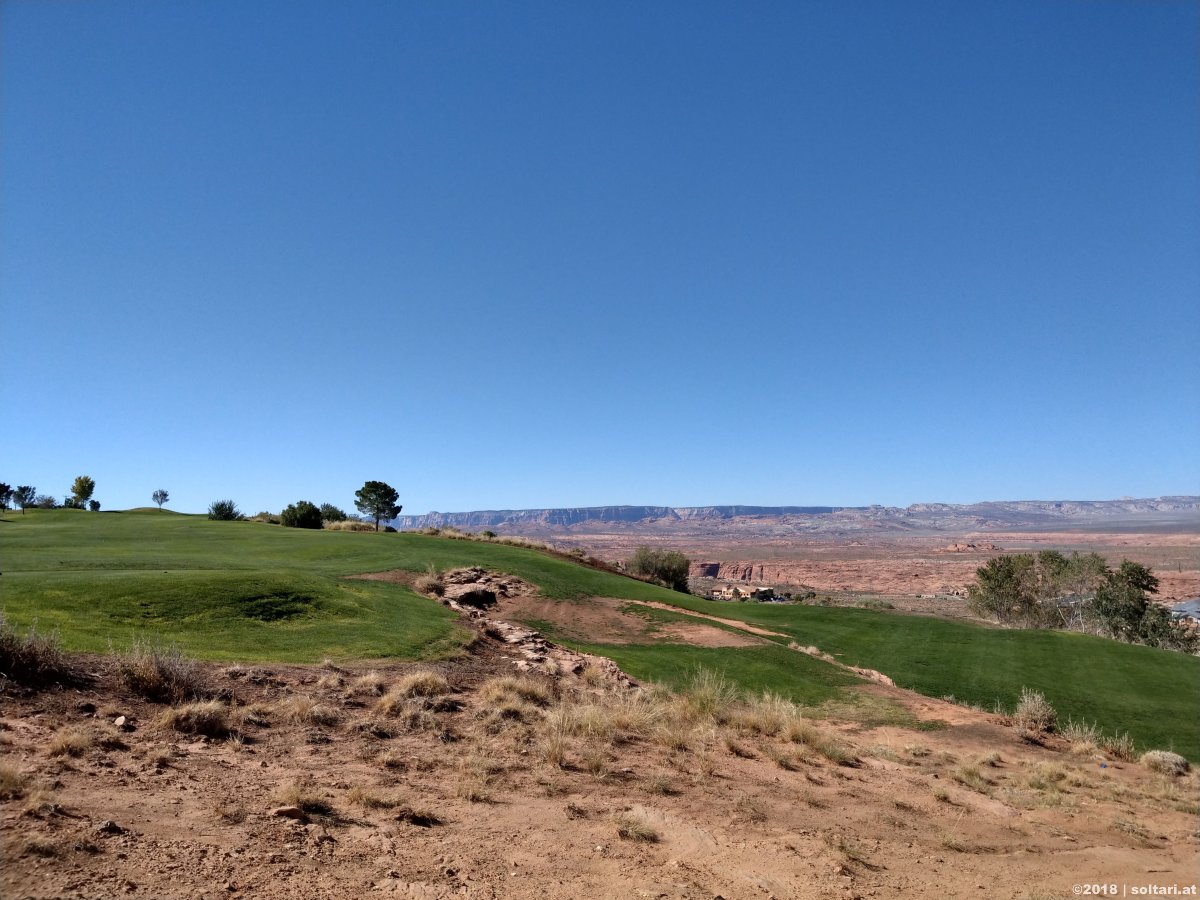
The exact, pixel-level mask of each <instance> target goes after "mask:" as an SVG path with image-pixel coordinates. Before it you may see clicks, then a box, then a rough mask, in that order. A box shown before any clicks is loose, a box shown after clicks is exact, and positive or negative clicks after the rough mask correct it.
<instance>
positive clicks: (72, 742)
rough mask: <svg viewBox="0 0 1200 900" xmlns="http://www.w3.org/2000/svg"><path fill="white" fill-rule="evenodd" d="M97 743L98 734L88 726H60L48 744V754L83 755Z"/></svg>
mask: <svg viewBox="0 0 1200 900" xmlns="http://www.w3.org/2000/svg"><path fill="white" fill-rule="evenodd" d="M95 745H96V734H95V732H93V731H91V730H90V729H87V728H80V727H79V726H76V725H68V726H65V727H63V728H60V729H59V730H58V731H56V732H55V733H54V736H53V737H52V738H51V739H50V743H49V744H47V745H46V755H47V756H82V755H83V754H84V753H86V752H87V751H89V750H91V749H92V747H94V746H95Z"/></svg>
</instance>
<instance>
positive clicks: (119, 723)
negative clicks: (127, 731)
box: [113, 716, 126, 728]
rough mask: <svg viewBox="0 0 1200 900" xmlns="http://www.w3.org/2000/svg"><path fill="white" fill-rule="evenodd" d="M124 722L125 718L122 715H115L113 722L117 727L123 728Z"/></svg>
mask: <svg viewBox="0 0 1200 900" xmlns="http://www.w3.org/2000/svg"><path fill="white" fill-rule="evenodd" d="M125 722H126V719H125V717H124V716H117V717H116V718H115V719H113V724H114V725H116V726H117V727H118V728H123V727H124V726H125Z"/></svg>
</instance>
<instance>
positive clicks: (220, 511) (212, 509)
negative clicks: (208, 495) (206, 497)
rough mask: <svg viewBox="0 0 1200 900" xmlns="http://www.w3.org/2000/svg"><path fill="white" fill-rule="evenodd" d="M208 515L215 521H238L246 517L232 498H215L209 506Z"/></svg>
mask: <svg viewBox="0 0 1200 900" xmlns="http://www.w3.org/2000/svg"><path fill="white" fill-rule="evenodd" d="M208 517H209V518H210V519H212V520H213V521H214V522H236V521H237V520H239V519H244V518H246V517H245V516H243V515H242V513H241V511H239V510H238V508H237V504H236V503H234V502H233V501H232V500H214V501H213V502H212V503H210V504H209V506H208Z"/></svg>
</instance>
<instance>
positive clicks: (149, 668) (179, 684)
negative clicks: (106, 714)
mask: <svg viewBox="0 0 1200 900" xmlns="http://www.w3.org/2000/svg"><path fill="white" fill-rule="evenodd" d="M114 656H115V657H116V660H117V673H118V675H119V676H120V678H121V681H122V683H123V684H124V685H125V686H126V687H127V688H129V690H131V691H133V692H134V693H135V694H137V695H138V696H139V697H145V698H146V699H147V700H152V701H154V702H155V703H182V702H183V701H185V700H191V699H193V698H194V697H199V696H202V695H203V694H204V683H203V680H202V678H201V674H200V669H199V667H198V666H197V665H196V663H195V662H194V661H192V660H190V659H187V658H186V657H184V656H183V654H182V653H181V652H180V650H179V648H178V647H164V646H161V645H158V644H151V643H148V642H146V641H134V642H133V644H132V646H130V648H129V649H128V650H127V651H125V652H124V653H118V652H114Z"/></svg>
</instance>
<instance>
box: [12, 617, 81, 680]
mask: <svg viewBox="0 0 1200 900" xmlns="http://www.w3.org/2000/svg"><path fill="white" fill-rule="evenodd" d="M0 672H3V673H4V675H5V676H6V677H8V678H11V679H12V680H13V681H15V682H17V683H18V684H25V685H34V686H36V685H42V684H50V683H52V682H55V681H70V680H71V679H72V678H74V677H75V673H74V671H73V670H72V668H71V666H70V664H69V663H68V662H67V657H66V655H65V654H64V653H63V651H62V648H61V647H60V646H59V643H58V637H57V635H54V634H43V633H40V632H39V631H38V630H37V626H36V624H35V625H31V626H29V628H28V629H27V630H26V631H25V632H24V633H21V632H19V631H18V630H17V629H16V628H14V627H13V625H12V624H11V623H10V622H9V621H8V620H7V619H6V618H5V617H4V612H3V611H0Z"/></svg>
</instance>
